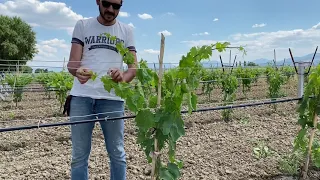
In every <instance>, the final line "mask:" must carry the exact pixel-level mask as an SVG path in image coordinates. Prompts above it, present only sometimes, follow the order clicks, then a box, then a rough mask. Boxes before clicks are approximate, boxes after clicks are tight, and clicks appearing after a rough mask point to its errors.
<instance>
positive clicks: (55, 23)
mask: <svg viewBox="0 0 320 180" xmlns="http://www.w3.org/2000/svg"><path fill="white" fill-rule="evenodd" d="M0 14H3V15H8V16H19V17H21V18H22V19H23V20H25V21H26V22H28V23H29V24H31V25H32V26H41V27H45V28H53V29H62V30H66V31H67V32H69V34H70V31H71V29H73V26H74V25H75V23H76V21H77V20H79V19H83V18H84V17H83V16H82V15H80V14H77V13H75V12H74V11H73V10H72V9H71V8H70V7H68V6H67V5H66V4H65V3H63V2H53V1H44V2H41V1H39V0H11V1H6V2H3V3H0Z"/></svg>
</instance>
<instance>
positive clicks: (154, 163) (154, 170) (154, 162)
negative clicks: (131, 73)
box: [151, 33, 165, 180]
mask: <svg viewBox="0 0 320 180" xmlns="http://www.w3.org/2000/svg"><path fill="white" fill-rule="evenodd" d="M164 42H165V37H164V35H163V34H162V33H161V44H160V56H159V74H158V77H159V82H158V99H157V106H158V108H160V106H161V82H162V76H163V67H162V66H163V54H164V44H165V43H164ZM154 150H155V152H154V153H153V157H152V171H151V177H152V180H156V179H157V175H158V173H159V172H157V161H158V156H159V146H158V139H157V138H155V139H154Z"/></svg>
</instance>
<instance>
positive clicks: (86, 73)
mask: <svg viewBox="0 0 320 180" xmlns="http://www.w3.org/2000/svg"><path fill="white" fill-rule="evenodd" d="M91 76H92V73H91V71H90V70H89V69H88V68H83V67H80V68H78V69H77V71H76V77H77V78H78V80H79V82H80V83H81V84H84V83H86V82H87V81H88V80H89V79H90V78H91Z"/></svg>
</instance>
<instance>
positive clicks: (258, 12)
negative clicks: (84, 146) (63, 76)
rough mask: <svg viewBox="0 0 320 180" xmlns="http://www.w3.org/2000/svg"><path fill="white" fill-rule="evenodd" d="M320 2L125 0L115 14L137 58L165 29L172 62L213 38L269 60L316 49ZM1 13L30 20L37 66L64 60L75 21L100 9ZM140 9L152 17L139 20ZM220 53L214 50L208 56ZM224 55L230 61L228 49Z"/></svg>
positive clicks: (47, 5) (28, 0)
mask: <svg viewBox="0 0 320 180" xmlns="http://www.w3.org/2000/svg"><path fill="white" fill-rule="evenodd" d="M319 7H320V1H319V0H309V1H308V3H306V2H305V1H298V0H291V1H289V0H281V1H279V0H278V1H276V0H269V1H254V0H242V1H232V2H230V3H229V1H215V0H198V1H186V0H185V1H183V0H175V1H170V0H162V1H150V0H149V1H148V0H125V1H124V5H123V7H122V9H121V12H122V13H127V14H129V16H126V17H124V16H122V17H118V19H119V20H120V21H122V22H124V23H128V24H129V23H131V24H133V26H134V35H135V40H136V47H137V49H138V51H139V53H138V57H139V58H144V59H146V60H148V61H149V62H155V61H157V56H158V51H159V48H160V36H159V35H158V32H160V31H165V30H166V31H168V32H170V35H166V49H165V62H175V63H176V62H178V61H179V58H180V56H181V55H182V54H185V53H186V52H187V51H188V50H189V49H190V47H191V46H194V45H204V44H208V43H213V42H215V41H229V42H231V43H232V45H247V47H246V49H247V51H248V55H247V56H246V57H244V58H242V59H239V60H255V59H259V58H267V59H272V58H273V49H276V51H277V59H283V58H285V57H289V52H288V48H289V47H290V48H292V49H293V52H294V55H296V56H303V55H306V54H310V53H313V52H314V50H315V48H316V46H317V45H318V44H317V43H319V42H320V24H319V23H320V16H319V15H320V13H319V10H318V8H319ZM0 14H5V15H10V16H12V15H18V16H20V17H21V18H22V19H24V20H25V21H27V22H28V23H30V24H31V25H33V29H34V30H35V31H36V33H37V40H38V48H39V49H40V51H41V52H40V53H39V54H38V55H37V56H36V57H35V58H34V60H35V62H33V63H31V65H34V66H36V65H39V64H44V63H43V62H42V61H48V60H51V61H61V60H63V57H65V58H66V59H68V55H69V51H70V49H69V48H70V39H71V32H72V27H73V26H74V24H75V22H76V20H78V19H81V18H83V17H96V16H97V15H98V8H97V5H96V3H95V1H94V0H86V1H78V0H77V1H76V0H73V1H70V0H60V1H59V0H55V1H47V2H44V1H39V0H12V1H10V2H9V1H7V0H0ZM138 14H148V15H150V16H152V18H151V19H142V18H140V17H139V16H138ZM214 19H216V21H214ZM49 22H50V23H49ZM254 25H256V26H257V27H254ZM201 33H202V34H201ZM235 53H237V52H236V51H235V52H233V54H235ZM218 55H219V54H218V53H216V52H214V53H213V57H212V59H218ZM222 56H223V59H224V60H225V61H228V56H229V53H223V54H222ZM51 65H52V64H50V66H51ZM59 65H61V63H60V64H57V63H56V64H54V65H52V66H59Z"/></svg>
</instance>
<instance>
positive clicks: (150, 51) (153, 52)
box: [143, 49, 160, 54]
mask: <svg viewBox="0 0 320 180" xmlns="http://www.w3.org/2000/svg"><path fill="white" fill-rule="evenodd" d="M143 51H144V52H146V53H149V54H159V53H160V51H158V50H154V49H145V50H143Z"/></svg>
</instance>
